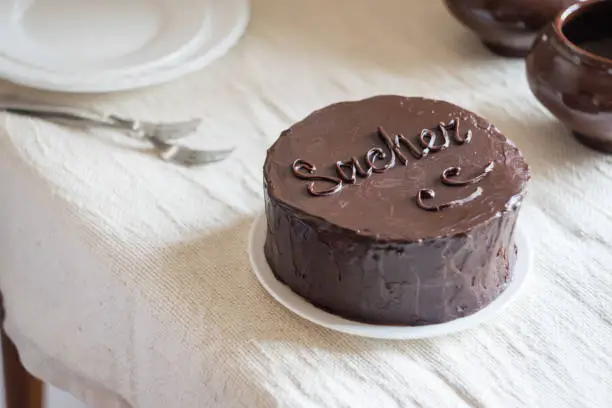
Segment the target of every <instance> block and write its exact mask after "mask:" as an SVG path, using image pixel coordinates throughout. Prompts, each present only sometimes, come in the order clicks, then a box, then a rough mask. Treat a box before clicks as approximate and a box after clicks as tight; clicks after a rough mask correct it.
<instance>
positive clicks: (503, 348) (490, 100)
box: [0, 0, 612, 408]
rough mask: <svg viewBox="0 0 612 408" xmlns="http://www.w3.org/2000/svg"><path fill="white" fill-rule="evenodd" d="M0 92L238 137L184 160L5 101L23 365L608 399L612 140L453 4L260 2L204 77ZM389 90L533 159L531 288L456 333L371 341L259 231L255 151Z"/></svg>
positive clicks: (398, 392)
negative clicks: (451, 10)
mask: <svg viewBox="0 0 612 408" xmlns="http://www.w3.org/2000/svg"><path fill="white" fill-rule="evenodd" d="M0 90H1V92H2V93H3V94H5V93H13V94H14V93H19V94H20V95H24V96H25V97H29V98H34V97H36V98H41V99H43V100H49V101H54V102H56V103H58V102H65V103H70V104H76V105H79V106H86V107H94V108H96V109H99V110H106V111H110V112H118V113H121V114H123V115H127V116H133V117H139V118H142V119H153V120H171V119H177V120H179V119H184V118H190V117H203V118H204V120H205V123H204V125H203V128H202V132H201V135H200V136H199V137H197V138H196V140H198V141H200V142H201V143H205V144H206V145H207V146H210V147H222V146H227V145H228V144H235V145H236V146H238V150H237V151H236V152H235V154H234V155H233V156H232V158H231V159H230V160H227V161H225V162H223V163H220V164H216V165H212V166H208V167H202V168H190V169H185V168H181V167H178V166H174V165H172V164H168V163H165V162H162V161H160V160H159V159H157V158H156V157H155V156H154V155H153V154H152V153H151V152H150V151H149V150H148V148H147V147H146V146H143V145H141V144H139V143H138V142H132V141H130V140H127V138H125V137H124V136H122V135H117V134H111V133H103V132H90V133H84V132H77V131H73V130H67V129H65V128H60V127H56V126H54V125H51V124H47V123H43V122H40V121H36V120H30V119H27V118H22V117H15V116H9V115H3V116H0V124H1V125H0V155H1V156H0V175H1V177H2V182H1V184H0V185H1V187H0V225H1V226H2V227H1V228H0V238H1V245H0V251H1V252H0V288H1V290H2V292H3V294H4V299H5V306H6V309H7V314H8V317H7V321H6V328H7V331H8V333H9V335H10V336H11V337H12V338H13V339H14V340H15V342H16V344H17V347H18V348H19V350H20V351H21V353H22V356H23V359H24V362H25V364H26V366H27V367H28V368H29V369H30V370H31V371H32V372H33V373H34V374H35V375H38V376H40V377H42V378H43V379H44V380H45V381H47V382H49V383H51V384H54V385H57V386H59V387H61V388H64V389H67V390H69V391H71V392H72V393H74V394H75V395H77V396H78V397H80V398H83V399H85V400H87V401H88V402H89V403H90V404H92V405H93V406H104V407H107V406H127V404H129V405H131V406H133V407H134V408H157V407H160V408H167V407H181V408H191V407H224V408H230V407H291V408H301V407H351V408H360V407H363V408H371V407H421V406H422V407H572V408H576V407H588V408H598V407H601V408H605V407H612V250H611V249H612V204H611V201H612V188H611V186H612V156H606V155H603V154H599V153H596V152H594V151H591V150H588V149H586V148H584V147H582V146H581V145H579V144H578V143H577V142H575V141H574V140H573V139H572V137H571V136H570V134H569V132H568V131H567V130H565V129H564V128H563V127H562V126H561V125H560V124H559V123H558V122H556V121H555V120H554V118H552V117H551V116H550V115H549V114H547V113H546V112H545V110H544V109H543V108H542V107H540V106H539V104H538V103H537V102H536V101H535V99H534V98H533V97H532V96H531V94H530V92H529V90H528V87H527V85H526V81H525V74H524V63H523V62H522V61H521V60H509V59H502V58H499V57H496V56H493V55H491V54H489V53H488V52H487V51H486V50H485V49H484V48H483V47H482V46H481V45H480V44H479V43H478V42H477V40H476V39H475V38H474V37H473V36H472V34H470V33H469V32H467V31H466V30H465V29H464V28H463V27H461V26H460V25H459V24H458V23H457V22H455V21H454V20H453V19H452V18H451V17H450V16H449V15H448V14H447V12H446V11H445V9H444V7H443V5H442V2H441V1H425V0H413V1H408V0H385V1H380V0H359V1H350V2H349V1H341V0H334V1H330V0H308V1H298V0H254V2H253V16H252V21H251V24H250V26H249V28H248V31H247V34H246V36H245V38H244V39H243V40H242V41H241V42H240V44H239V45H238V46H237V47H236V48H235V49H233V50H232V51H231V52H230V53H229V54H228V55H227V56H226V57H224V58H222V59H221V60H219V61H217V62H215V63H214V64H213V65H211V66H210V67H208V68H206V69H204V70H202V71H201V72H199V73H197V74H194V75H191V76H189V77H186V78H183V79H181V80H179V81H175V82H173V83H169V84H166V85H163V86H159V87H155V88H151V89H146V90H142V91H136V92H128V93H121V94H114V95H98V96H94V95H79V96H75V95H59V94H47V93H38V92H35V91H30V90H24V89H21V88H18V87H16V86H12V85H9V84H7V83H3V84H1V85H0ZM383 93H393V94H403V95H409V96H416V95H420V96H426V97H433V98H439V99H444V100H448V101H451V102H454V103H457V104H459V105H462V106H464V107H466V108H468V109H471V110H473V111H475V112H477V113H479V114H481V115H483V116H485V117H487V118H489V119H490V120H492V121H493V122H494V123H495V124H496V125H497V126H498V127H499V128H500V129H501V130H502V131H503V132H504V133H505V134H506V135H508V136H509V137H510V138H512V139H513V140H514V141H515V142H516V143H517V145H518V146H519V147H520V148H521V149H522V150H523V152H524V154H525V156H526V157H527V159H528V160H529V162H530V164H531V166H532V170H533V176H534V177H533V182H532V184H531V187H530V194H529V198H528V200H527V202H526V203H525V206H524V208H523V210H522V211H523V212H522V222H523V224H524V225H525V226H526V230H527V233H528V235H529V237H530V239H531V245H532V247H533V251H534V253H535V264H534V269H533V271H532V274H531V277H530V280H529V283H528V286H527V288H526V289H525V291H524V292H523V294H522V296H521V297H520V298H519V299H518V300H517V301H516V302H515V303H514V304H513V305H512V306H511V307H510V308H509V309H507V310H506V311H505V312H504V313H503V314H501V315H499V316H498V317H497V318H496V319H495V320H493V321H490V322H489V323H487V324H484V325H482V326H481V327H478V328H476V329H473V330H469V331H466V332H463V333H460V334H457V335H452V336H448V337H443V338H437V339H432V340H422V341H377V340H369V339H362V338H357V337H351V336H348V335H343V334H339V333H335V332H332V331H330V330H326V329H323V328H320V327H317V326H315V325H313V324H310V323H308V322H307V321H305V320H302V319H300V318H298V317H296V316H294V315H292V314H291V313H290V312H288V311H287V310H285V309H284V308H283V307H282V306H280V305H279V304H277V303H276V302H275V301H274V300H272V299H271V298H270V297H269V296H268V295H267V294H266V292H264V290H263V289H262V288H261V287H260V285H259V284H258V282H257V280H256V278H255V277H254V275H253V273H252V272H251V269H250V266H249V261H248V255H247V251H246V244H247V238H248V231H249V228H250V225H251V223H252V221H253V220H254V218H255V216H257V215H258V214H260V212H261V211H262V209H263V189H262V163H263V160H264V156H265V150H266V148H267V147H268V146H269V145H270V144H271V143H272V142H273V141H274V140H275V138H276V137H277V136H278V135H279V134H280V132H281V131H282V130H283V129H284V128H286V127H288V126H290V125H291V124H292V123H293V122H295V121H297V120H299V119H301V118H303V117H304V116H305V115H307V114H308V113H309V112H310V111H312V110H314V109H317V108H319V107H322V106H324V105H326V104H329V103H332V102H336V101H340V100H346V99H359V98H363V97H368V96H371V95H374V94H383Z"/></svg>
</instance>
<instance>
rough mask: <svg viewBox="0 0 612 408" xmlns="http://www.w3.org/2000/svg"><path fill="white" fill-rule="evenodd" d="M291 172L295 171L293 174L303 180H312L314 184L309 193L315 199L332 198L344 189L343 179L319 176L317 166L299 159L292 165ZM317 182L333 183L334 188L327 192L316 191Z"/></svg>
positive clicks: (311, 184)
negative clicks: (331, 196)
mask: <svg viewBox="0 0 612 408" xmlns="http://www.w3.org/2000/svg"><path fill="white" fill-rule="evenodd" d="M291 170H292V171H293V174H294V175H295V176H296V177H298V178H301V179H302V180H312V183H310V184H309V185H308V192H309V193H310V194H311V195H313V196H315V197H323V196H330V195H333V194H336V193H337V192H339V191H340V190H341V189H342V186H343V183H342V180H341V179H338V178H334V177H326V176H317V175H316V172H317V168H316V167H315V165H314V164H312V163H310V162H308V161H306V160H302V159H297V160H296V161H294V162H293V164H292V165H291ZM315 181H324V182H327V183H332V184H333V186H332V187H330V188H328V189H327V190H320V191H317V190H315Z"/></svg>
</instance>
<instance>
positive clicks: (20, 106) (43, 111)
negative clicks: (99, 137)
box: [0, 99, 117, 126]
mask: <svg viewBox="0 0 612 408" xmlns="http://www.w3.org/2000/svg"><path fill="white" fill-rule="evenodd" d="M0 111H6V112H11V113H16V114H22V115H32V116H39V117H43V116H46V117H52V116H56V117H60V118H64V119H71V120H77V121H78V120H84V121H89V122H92V123H98V124H100V125H106V126H117V123H116V122H115V120H114V119H112V118H111V117H109V116H108V115H104V114H102V113H98V112H95V111H93V110H86V109H80V108H73V107H68V106H58V105H51V104H43V103H33V102H23V101H14V100H2V99H0Z"/></svg>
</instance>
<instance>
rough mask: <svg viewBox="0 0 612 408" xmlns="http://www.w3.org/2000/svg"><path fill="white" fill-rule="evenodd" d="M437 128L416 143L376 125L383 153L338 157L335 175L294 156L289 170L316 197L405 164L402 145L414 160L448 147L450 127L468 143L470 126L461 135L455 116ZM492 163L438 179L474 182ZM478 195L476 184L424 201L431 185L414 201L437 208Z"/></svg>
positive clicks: (457, 137)
mask: <svg viewBox="0 0 612 408" xmlns="http://www.w3.org/2000/svg"><path fill="white" fill-rule="evenodd" d="M437 130H438V132H435V131H433V130H431V129H423V130H422V131H421V133H420V134H419V135H418V137H417V142H418V144H416V143H414V142H413V141H411V140H409V139H408V138H406V137H405V136H404V135H402V134H397V135H395V136H394V137H393V138H391V136H390V135H389V134H388V133H387V132H386V130H385V129H384V128H383V127H382V126H380V127H378V136H379V137H380V138H381V140H382V142H383V143H384V144H385V146H386V147H387V148H388V150H389V152H388V153H386V152H385V151H384V150H383V149H382V148H380V147H375V148H372V149H370V150H368V151H367V152H366V154H365V155H364V160H363V162H364V164H362V162H360V161H359V159H358V158H357V157H351V158H350V159H349V160H346V161H338V162H336V165H335V167H336V174H337V175H338V177H330V176H320V175H318V174H317V168H316V166H315V165H314V164H312V163H310V162H308V161H307V160H304V159H297V160H295V161H294V162H293V164H292V165H291V170H292V172H293V174H294V175H295V176H296V177H298V178H300V179H303V180H309V181H310V183H309V184H308V186H307V190H308V192H309V193H310V194H311V195H313V196H317V197H321V196H330V195H334V194H336V193H338V192H340V191H341V190H342V188H343V187H344V186H345V185H347V184H348V185H350V184H355V183H356V182H357V177H361V178H368V177H370V176H372V175H373V174H375V173H384V172H386V171H388V170H390V169H392V168H393V167H395V166H396V164H397V162H400V163H401V164H403V165H404V166H406V165H407V164H408V162H409V159H408V156H407V155H406V154H405V153H404V151H402V147H403V148H405V150H407V151H408V153H409V154H410V155H412V156H413V157H414V158H415V159H416V160H420V159H423V158H425V157H427V156H428V155H429V154H433V153H437V152H441V151H443V150H446V149H448V148H449V147H450V144H451V135H450V131H453V137H452V138H453V140H454V142H455V143H457V144H460V145H461V144H464V143H469V142H470V141H471V140H472V131H471V130H468V131H467V132H466V133H465V135H462V133H461V130H460V122H459V119H458V118H455V119H453V120H451V121H450V122H448V123H440V124H439V125H438V127H437ZM439 139H441V140H439ZM494 165H495V163H494V162H490V163H489V164H488V165H487V167H486V168H485V169H484V171H483V172H482V173H481V174H479V175H477V176H474V177H472V178H470V179H465V180H459V179H457V177H459V176H460V175H461V168H459V167H449V168H447V169H446V170H444V172H443V173H442V176H441V181H442V183H444V184H445V185H448V186H465V185H468V184H476V183H478V182H479V181H481V180H482V179H483V178H484V177H486V176H487V175H488V174H489V173H490V172H491V171H493V168H494ZM317 182H319V183H317ZM320 183H327V184H329V187H328V188H317V184H320ZM480 195H482V189H481V188H480V187H479V188H478V189H477V190H476V191H475V192H474V193H472V194H471V195H470V196H468V197H466V198H463V199H459V200H454V201H451V202H449V203H444V204H439V205H427V204H426V203H425V201H427V200H432V199H433V198H435V192H434V190H432V189H422V190H420V191H419V192H418V194H417V199H416V201H417V205H418V206H419V207H420V208H422V209H424V210H426V211H441V210H443V209H445V208H451V207H455V206H458V205H463V204H465V203H467V202H470V201H472V200H474V199H476V198H477V197H479V196H480Z"/></svg>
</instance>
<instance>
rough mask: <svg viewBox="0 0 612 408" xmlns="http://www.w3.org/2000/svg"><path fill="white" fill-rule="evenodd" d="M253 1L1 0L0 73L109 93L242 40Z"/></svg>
mask: <svg viewBox="0 0 612 408" xmlns="http://www.w3.org/2000/svg"><path fill="white" fill-rule="evenodd" d="M249 14H250V10H249V1H248V0H127V1H126V0H0V76H1V77H3V78H4V79H7V80H9V81H11V82H15V83H18V84H22V85H26V86H29V87H33V88H39V89H47V90H55V91H64V92H112V91H121V90H127V89H133V88H139V87H143V86H149V85H154V84H159V83H162V82H166V81H170V80H172V79H176V78H178V77H180V76H183V75H185V74H188V73H191V72H194V71H197V70H199V69H201V68H203V67H204V66H206V65H207V64H209V63H210V62H212V61H213V60H215V59H216V58H219V57H220V56H222V55H223V54H225V53H226V52H227V51H228V50H229V49H230V48H231V47H232V46H233V45H235V44H236V43H237V41H238V40H239V39H240V37H241V36H242V34H243V33H244V31H245V29H246V26H247V23H248V20H249Z"/></svg>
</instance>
